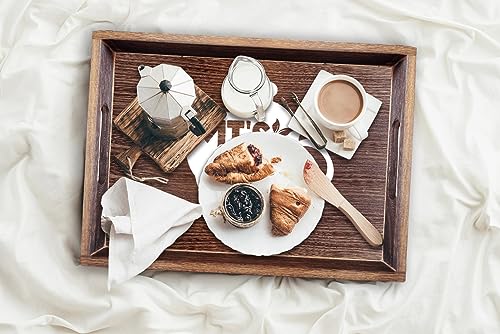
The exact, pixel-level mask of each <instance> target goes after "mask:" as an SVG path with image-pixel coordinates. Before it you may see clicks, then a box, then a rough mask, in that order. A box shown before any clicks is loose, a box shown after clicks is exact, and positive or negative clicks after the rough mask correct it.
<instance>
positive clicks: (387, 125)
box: [81, 32, 415, 281]
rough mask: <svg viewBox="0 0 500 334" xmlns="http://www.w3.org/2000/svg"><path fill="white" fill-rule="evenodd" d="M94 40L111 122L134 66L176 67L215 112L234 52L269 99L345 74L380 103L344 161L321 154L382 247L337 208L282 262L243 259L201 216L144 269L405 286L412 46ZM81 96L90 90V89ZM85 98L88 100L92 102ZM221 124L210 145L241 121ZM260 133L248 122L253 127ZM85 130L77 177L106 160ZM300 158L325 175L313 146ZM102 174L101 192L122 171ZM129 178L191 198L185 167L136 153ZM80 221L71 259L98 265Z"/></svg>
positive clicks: (124, 142) (114, 148)
mask: <svg viewBox="0 0 500 334" xmlns="http://www.w3.org/2000/svg"><path fill="white" fill-rule="evenodd" d="M127 34H128V35H127ZM101 39H102V42H103V43H104V44H105V45H108V46H109V47H111V48H112V49H113V52H114V80H112V81H111V82H107V83H102V82H101V83H100V84H101V85H110V84H111V85H113V90H112V91H113V94H112V95H113V96H112V101H113V108H112V110H113V115H114V116H116V115H118V113H119V112H120V111H121V110H123V108H125V107H126V106H127V104H128V103H130V101H131V100H132V99H133V98H135V94H136V92H135V87H136V84H137V82H138V80H139V77H138V74H137V66H139V65H140V64H145V65H150V66H154V65H157V64H160V63H169V64H173V65H178V66H182V67H183V68H184V69H185V70H186V71H187V73H189V74H190V75H191V76H192V77H193V79H194V81H195V83H196V84H197V85H198V86H199V87H200V88H201V89H203V91H205V92H206V93H207V94H208V95H209V96H210V97H212V98H213V99H214V100H215V101H216V102H217V103H219V104H221V105H222V101H221V97H220V87H221V84H222V81H223V79H224V77H225V75H226V73H227V69H228V67H229V65H230V63H231V61H232V57H234V56H235V55H238V54H239V53H240V51H241V53H242V54H243V53H244V54H247V55H250V56H253V57H255V58H257V59H259V60H260V61H261V62H262V63H263V65H264V67H265V69H266V72H267V74H268V76H269V78H270V79H271V81H273V82H274V83H275V84H276V85H277V86H278V88H279V92H278V95H277V96H276V98H275V100H276V101H278V100H279V98H280V97H281V96H284V95H283V94H289V93H290V92H291V91H293V92H295V93H297V95H298V96H299V98H302V97H303V96H304V94H305V92H306V91H307V89H308V87H309V86H310V84H311V83H312V81H313V79H314V78H315V76H316V75H317V73H318V72H319V71H320V70H321V69H323V70H326V71H329V72H332V73H336V74H347V75H351V76H353V77H355V78H356V79H358V80H359V81H360V82H361V84H363V86H364V87H365V89H366V91H367V92H368V93H370V94H372V95H374V96H375V97H376V98H378V99H380V100H381V101H382V107H381V109H380V111H379V114H378V116H377V118H376V119H375V121H374V123H373V125H372V127H371V128H370V131H369V137H368V138H367V139H366V140H364V141H363V143H362V144H361V146H360V147H359V149H358V151H357V153H356V155H355V156H354V157H353V159H352V160H345V159H343V158H340V157H338V156H335V155H333V154H331V157H332V160H333V162H334V165H335V175H334V183H335V185H336V187H337V188H338V189H339V191H340V192H341V193H342V194H343V195H344V196H345V197H346V198H347V199H348V200H349V201H350V202H351V203H352V204H353V205H354V206H355V207H356V208H357V209H358V210H359V211H360V212H361V213H362V214H363V215H364V216H365V217H366V218H367V219H368V220H370V222H372V223H373V225H374V226H375V227H376V228H377V229H378V230H379V231H380V232H382V234H383V236H384V245H383V247H375V248H374V247H371V246H370V245H369V244H368V243H367V242H366V241H365V240H364V239H363V237H362V236H361V235H360V234H359V233H358V232H357V231H356V229H355V228H354V226H353V225H352V224H351V223H350V222H349V221H348V220H347V218H346V217H345V216H344V215H343V214H342V213H341V212H340V211H339V210H338V209H336V208H334V207H333V206H331V205H329V204H326V205H325V209H324V213H323V218H322V219H321V221H320V222H319V224H318V226H317V228H316V229H315V230H314V231H313V233H312V234H311V235H310V237H309V238H307V239H306V240H305V241H304V242H303V243H302V244H300V245H298V246H297V247H295V248H294V249H292V250H290V251H288V252H286V253H284V254H282V255H278V256H271V257H253V256H246V255H242V254H239V253H237V252H235V251H233V250H231V249H230V248H228V247H226V246H225V245H223V244H222V243H221V242H219V241H218V240H217V239H216V238H215V237H214V236H213V234H212V233H211V232H210V231H209V230H208V228H207V226H206V224H205V223H204V221H203V219H199V220H197V221H195V223H194V224H193V226H192V227H191V228H190V229H189V230H188V231H187V232H186V233H185V234H184V235H182V236H181V237H180V238H179V239H178V240H177V241H176V242H175V243H174V244H173V245H172V246H171V247H170V248H169V249H167V250H166V251H165V252H164V253H163V254H162V255H161V256H160V258H159V259H158V260H157V261H156V262H155V263H154V264H153V266H152V268H153V269H163V270H181V271H200V272H226V273H247V274H260V275H284V276H302V277H323V278H327V277H329V278H340V279H353V280H394V281H402V280H404V279H405V268H406V238H407V223H408V221H407V216H408V201H409V198H408V194H409V184H410V182H409V181H410V170H409V168H410V167H409V166H410V165H411V135H412V134H411V131H412V127H413V95H414V91H413V84H414V80H415V77H414V69H415V49H414V48H411V47H403V46H401V47H399V46H376V45H369V46H366V45H359V44H346V43H342V44H338V43H328V42H304V41H299V42H295V41H275V40H260V39H244V38H235V39H231V38H228V39H226V38H222V37H205V36H179V35H158V34H153V35H150V34H136V33H133V34H132V33H114V32H97V33H95V34H94V40H95V41H101ZM306 45H307V48H306V47H305V46H306ZM243 51H245V52H243ZM367 55H368V56H369V57H367ZM93 56H94V54H93ZM368 58H369V59H370V60H367V59H368ZM291 60H293V61H291ZM92 65H93V67H92V69H91V71H94V66H97V67H99V69H98V71H97V72H98V73H100V72H102V71H103V69H102V66H104V65H103V64H98V63H94V61H93V64H92ZM91 73H92V72H91ZM91 80H92V74H91ZM91 85H92V84H91ZM91 94H97V93H96V91H95V90H91ZM286 96H287V97H288V96H289V95H286ZM89 99H90V100H92V97H91V98H89ZM90 100H89V101H90ZM91 109H93V105H91V103H90V102H89V113H90V112H91ZM225 122H227V123H226V124H225ZM225 122H223V123H221V125H219V127H218V128H217V131H218V132H217V136H218V138H219V143H222V138H224V136H225V133H224V132H225V131H226V128H225V125H227V128H228V131H232V132H233V135H235V134H237V133H239V129H240V128H242V127H244V126H246V125H245V122H244V121H241V122H238V121H225ZM395 124H397V125H395ZM266 126H267V125H266V124H257V125H256V126H255V128H254V130H258V128H259V127H266ZM92 130H93V128H90V129H89V132H88V137H90V139H88V141H87V154H88V155H89V154H91V157H92V158H91V159H88V161H87V162H86V173H89V172H88V169H89V168H90V169H91V167H92V164H96V163H98V160H99V159H105V160H106V159H107V157H105V156H104V157H103V156H100V157H96V156H95V152H93V150H92V147H91V148H90V149H89V145H90V144H92V140H93V139H92V138H93V137H95V135H96V133H95V131H92ZM115 130H116V129H113V131H112V134H111V145H110V147H111V152H110V153H111V155H117V154H119V153H120V152H123V151H124V150H126V149H128V148H130V147H131V146H132V145H133V142H132V141H131V140H130V139H129V138H128V137H127V136H125V135H124V134H123V133H121V132H120V131H115ZM209 138H210V136H209ZM209 138H207V139H205V140H208V139H209ZM89 143H90V144H89ZM310 152H311V154H313V156H314V157H315V159H316V160H317V161H318V164H319V166H320V168H322V169H323V170H325V168H326V162H325V161H324V159H323V157H322V156H321V154H320V153H319V152H317V151H316V150H315V149H310ZM395 152H396V153H395ZM108 158H109V157H108ZM109 167H110V169H109V184H110V185H111V184H113V183H114V182H116V180H117V179H118V178H119V177H121V176H123V172H122V170H121V169H120V168H119V165H118V164H117V163H116V162H115V161H111V163H110V166H109ZM134 174H137V176H140V177H147V176H151V175H155V176H156V175H163V176H165V177H167V178H169V180H170V181H169V183H168V184H167V185H162V184H154V186H156V187H158V188H160V189H162V190H165V191H168V192H170V193H173V194H175V195H177V196H179V197H182V198H184V199H186V200H189V201H192V202H197V201H198V193H197V187H196V182H195V178H194V176H193V175H192V173H191V171H190V169H189V167H188V164H187V162H186V161H183V162H182V163H181V164H180V165H179V167H178V168H177V169H176V170H175V171H174V172H173V173H169V174H165V173H163V171H162V170H161V169H160V168H159V167H158V166H157V165H156V164H155V163H154V162H153V161H152V160H150V159H149V158H147V157H146V156H141V157H140V158H139V159H138V160H137V162H136V165H135V168H134ZM88 178H89V177H88V176H87V175H86V181H85V183H86V184H87V182H88V183H91V182H92V180H89V181H88ZM396 184H397V186H395V185H396ZM88 190H89V189H86V191H88ZM97 197H98V196H97ZM97 197H95V198H93V197H89V196H86V197H85V198H86V199H87V200H89V199H90V200H93V201H92V202H91V203H86V204H84V210H89V211H92V210H94V211H95V212H100V211H99V210H100V209H99V208H100V205H99V202H100V200H99V201H97V200H98V198H97ZM87 218H88V217H87ZM89 224H90V225H91V224H92V222H90V221H89V220H88V219H87V220H85V219H84V220H83V227H82V228H83V230H84V232H83V234H82V257H81V262H82V263H83V264H94V265H106V255H107V252H106V250H105V249H104V250H103V251H101V252H99V253H98V254H97V255H94V256H90V254H91V253H92V252H93V251H95V250H96V248H97V247H98V246H99V245H96V244H95V242H94V244H91V242H90V239H92V238H94V239H97V238H96V237H92V236H90V234H92V233H94V234H99V233H102V232H99V230H98V229H95V227H94V228H93V229H92V228H90V227H89V226H88V225H89ZM84 235H85V237H84Z"/></svg>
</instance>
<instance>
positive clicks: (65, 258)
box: [0, 0, 500, 334]
mask: <svg viewBox="0 0 500 334" xmlns="http://www.w3.org/2000/svg"><path fill="white" fill-rule="evenodd" d="M98 29H114V30H130V31H147V32H170V33H190V34H213V35H228V36H229V35H239V36H256V37H274V38H296V39H317V40H329V41H351V42H368V43H395V44H396V43H399V44H408V45H414V46H416V47H418V56H417V84H416V100H415V128H414V129H415V131H414V150H413V175H412V187H411V203H410V228H409V243H408V246H409V247H408V276H407V282H406V283H403V284H399V283H397V284H390V283H352V282H336V281H326V280H306V279H291V278H272V277H253V276H230V275H215V274H214V275H208V274H186V273H157V274H152V273H150V274H149V276H152V278H150V277H145V276H141V277H138V278H135V279H133V280H132V281H130V282H128V283H126V284H124V285H122V286H121V287H119V288H117V289H116V290H113V291H111V292H110V293H108V292H107V289H106V269H102V268H92V267H81V266H79V264H78V256H79V249H80V228H81V227H80V219H81V203H82V182H83V165H84V144H85V129H86V112H87V95H88V77H89V56H90V48H89V45H90V36H91V32H92V31H93V30H98ZM499 89H500V3H499V2H498V1H496V0H485V1H455V0H448V1H425V2H423V1H422V2H420V1H319V0H315V1H309V0H291V1H265V0H256V1H229V0H226V1H216V0H198V1H189V2H188V1H160V0H157V1H153V0H149V1H141V2H139V1H137V2H135V1H130V2H129V1H97V0H95V1H92V0H89V1H81V0H78V1H74V0H72V1H67V0H46V1H27V0H2V1H1V2H0V332H1V333H16V332H18V333H74V332H78V333H289V334H292V333H500V198H499V197H500V195H499V193H500V192H499V189H500V180H499V178H500V177H499V173H500V163H499V161H500V139H499V131H500V129H499V128H500V109H499V103H500V98H499V97H500V90H499Z"/></svg>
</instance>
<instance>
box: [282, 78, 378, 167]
mask: <svg viewBox="0 0 500 334" xmlns="http://www.w3.org/2000/svg"><path fill="white" fill-rule="evenodd" d="M332 76H333V74H331V73H330V72H327V71H324V70H321V71H319V73H318V75H317V76H316V78H315V79H314V81H313V83H312V84H311V87H309V90H308V91H307V93H306V95H305V96H304V99H303V100H302V101H301V104H302V106H304V108H306V110H307V112H308V113H309V115H310V116H311V118H312V119H314V121H315V122H316V123H317V124H318V126H319V128H320V129H321V131H322V132H323V134H324V135H325V137H326V139H327V144H326V149H327V150H328V151H331V152H333V153H336V154H338V155H340V156H341V157H344V158H346V159H351V158H352V157H353V155H354V153H355V152H356V150H357V149H358V147H359V145H360V144H361V142H362V141H363V140H364V139H366V137H368V129H369V128H370V126H371V125H372V123H373V120H374V119H375V117H376V116H377V113H378V111H379V110H380V106H381V105H382V101H380V100H379V99H377V98H375V97H373V96H372V95H370V94H367V96H368V99H367V112H366V113H365V114H364V115H363V116H362V117H361V118H360V119H359V121H357V122H356V124H355V125H354V126H352V127H350V128H349V129H347V130H346V132H347V133H348V134H349V135H350V137H352V139H354V142H355V144H356V147H355V149H354V150H352V151H348V150H344V149H343V144H342V143H340V144H339V143H335V142H334V141H333V130H330V129H328V128H327V127H325V126H323V125H321V124H320V123H319V122H318V120H317V117H318V116H317V114H316V109H315V107H314V94H315V93H316V90H317V89H318V88H319V87H321V85H322V84H323V82H325V81H327V80H329V79H330V78H331V77H332ZM295 118H298V119H299V121H300V122H301V123H302V124H303V125H304V126H305V127H306V129H307V131H308V132H309V133H310V134H311V135H312V136H313V137H314V138H315V139H316V141H317V142H318V143H321V142H322V140H321V138H319V137H318V136H317V134H316V131H315V130H314V128H313V127H312V125H311V123H310V122H309V120H308V119H307V117H306V115H305V114H304V112H303V111H302V109H301V108H298V109H297V111H296V112H295V117H292V119H291V120H290V122H289V123H288V127H289V128H290V129H292V130H294V131H295V132H298V133H300V134H301V135H303V136H306V137H307V135H306V133H305V131H304V129H302V127H301V126H300V125H299V124H298V122H297V120H296V119H295Z"/></svg>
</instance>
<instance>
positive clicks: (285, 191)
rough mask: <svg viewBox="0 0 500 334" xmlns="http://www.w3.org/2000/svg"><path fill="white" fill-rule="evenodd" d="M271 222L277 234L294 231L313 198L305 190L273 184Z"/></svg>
mask: <svg viewBox="0 0 500 334" xmlns="http://www.w3.org/2000/svg"><path fill="white" fill-rule="evenodd" d="M270 203H271V224H272V233H273V235H275V236H284V235H287V234H289V233H290V232H292V230H293V228H294V227H295V225H296V224H297V223H298V222H299V220H300V219H301V218H302V217H303V216H304V214H305V213H306V212H307V210H308V209H309V206H310V205H311V198H310V197H309V196H308V195H307V194H306V193H305V192H303V191H301V190H299V189H292V188H281V187H279V186H277V185H275V184H273V185H272V186H271V194H270Z"/></svg>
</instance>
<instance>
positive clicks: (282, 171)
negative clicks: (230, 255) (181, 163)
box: [198, 133, 325, 255]
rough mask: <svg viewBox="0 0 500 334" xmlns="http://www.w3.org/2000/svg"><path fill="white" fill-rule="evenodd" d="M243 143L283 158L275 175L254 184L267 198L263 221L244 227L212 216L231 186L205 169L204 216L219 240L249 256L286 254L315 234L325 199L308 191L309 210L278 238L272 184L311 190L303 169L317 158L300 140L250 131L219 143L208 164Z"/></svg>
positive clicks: (202, 181) (201, 196) (200, 193)
mask: <svg viewBox="0 0 500 334" xmlns="http://www.w3.org/2000/svg"><path fill="white" fill-rule="evenodd" d="M243 142H246V143H249V144H253V145H255V146H257V147H258V148H260V150H261V152H262V154H263V156H264V158H266V159H268V160H270V159H271V158H272V157H276V156H278V157H280V158H281V159H282V161H281V162H280V163H277V164H274V169H275V172H274V174H273V175H271V176H268V177H266V178H265V179H263V180H261V181H258V182H253V183H252V184H253V185H254V186H255V187H257V188H258V189H259V190H260V191H261V192H262V194H263V195H264V200H265V201H266V205H265V206H264V213H263V215H262V218H261V220H260V221H259V222H258V223H257V224H256V225H254V226H252V227H249V228H244V229H242V228H237V227H234V226H232V225H231V224H229V223H224V220H223V219H222V216H216V217H214V216H212V215H211V214H210V212H211V211H212V210H214V209H217V208H219V206H220V204H221V202H222V198H223V197H224V193H225V192H226V190H227V189H228V188H229V187H230V185H227V184H224V183H219V182H216V181H214V180H212V178H211V177H210V176H208V175H207V174H205V172H202V175H201V177H200V183H199V186H198V199H199V201H200V204H201V206H202V208H203V217H204V218H205V221H206V222H207V225H208V228H209V229H210V230H211V231H212V232H213V234H214V235H215V236H216V237H217V239H219V240H220V241H222V243H224V244H225V245H227V246H229V247H231V248H232V249H234V250H237V251H238V252H241V253H243V254H249V255H274V254H280V253H283V252H285V251H287V250H290V249H292V248H293V247H295V246H297V245H298V244H300V243H301V242H302V241H304V240H305V239H306V238H307V237H308V236H309V234H311V232H312V231H313V230H314V228H315V227H316V225H317V224H318V222H319V220H320V218H321V215H322V213H323V207H324V205H325V202H324V201H323V200H322V199H321V198H320V197H318V196H317V195H316V194H314V193H313V192H312V191H310V190H308V191H307V193H308V194H309V196H311V199H312V201H311V206H310V207H309V210H307V212H306V214H305V215H304V217H302V219H301V220H300V221H299V223H298V224H297V225H295V228H294V229H293V231H292V232H291V233H290V234H289V235H287V236H281V237H275V236H273V235H272V233H271V221H270V218H269V217H270V215H269V212H270V211H269V191H270V188H271V184H273V183H276V184H278V185H280V186H283V187H300V188H304V189H306V190H307V186H306V184H305V183H304V179H303V177H302V168H303V166H304V163H305V161H306V160H307V159H309V160H311V161H314V158H313V157H312V155H311V154H310V153H309V152H307V150H306V149H305V148H304V147H303V146H302V145H301V144H300V143H299V142H297V141H296V140H293V139H290V138H286V137H285V136H282V135H279V134H275V133H249V134H246V135H241V136H239V137H236V138H234V139H232V140H230V141H228V142H226V143H225V144H223V145H221V146H219V147H218V148H217V149H216V150H215V152H214V153H213V154H212V156H211V157H210V158H209V159H208V161H207V164H208V163H209V162H212V161H213V160H214V158H215V157H216V156H217V155H219V154H220V153H222V152H224V151H226V150H229V149H231V148H233V147H235V146H236V145H238V144H241V143H243Z"/></svg>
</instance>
